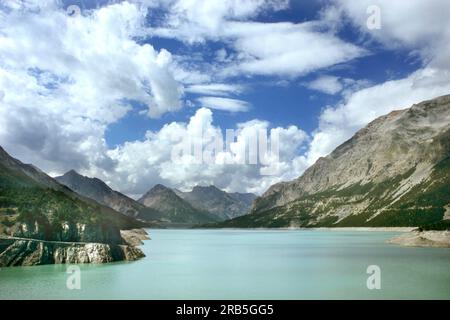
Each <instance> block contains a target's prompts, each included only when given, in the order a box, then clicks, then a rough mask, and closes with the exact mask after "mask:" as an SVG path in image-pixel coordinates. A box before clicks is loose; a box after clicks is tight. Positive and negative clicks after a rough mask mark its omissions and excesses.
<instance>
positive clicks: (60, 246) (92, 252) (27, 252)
mask: <svg viewBox="0 0 450 320" xmlns="http://www.w3.org/2000/svg"><path fill="white" fill-rule="evenodd" d="M0 252H1V253H0V267H10V266H34V265H43V264H60V263H70V264H77V263H106V262H113V261H123V260H125V261H133V260H137V259H139V258H142V257H144V256H145V255H144V253H143V252H142V250H141V249H139V248H136V247H134V246H131V245H114V244H106V243H80V242H72V243H70V242H56V241H41V240H34V239H20V238H0Z"/></svg>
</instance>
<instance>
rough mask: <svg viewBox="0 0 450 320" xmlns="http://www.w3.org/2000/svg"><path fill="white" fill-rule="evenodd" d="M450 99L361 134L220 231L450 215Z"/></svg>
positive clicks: (403, 222)
mask: <svg viewBox="0 0 450 320" xmlns="http://www.w3.org/2000/svg"><path fill="white" fill-rule="evenodd" d="M449 190H450V95H447V96H443V97H439V98H436V99H433V100H429V101H424V102H422V103H419V104H416V105H413V106H412V107H411V108H409V109H404V110H398V111H393V112H391V113H389V114H387V115H385V116H382V117H379V118H377V119H375V120H374V121H372V122H371V123H369V124H368V125H367V126H366V127H364V128H363V129H361V130H359V131H358V132H357V133H356V134H355V135H354V136H353V137H352V138H351V139H350V140H348V141H346V142H344V143H343V144H341V145H340V146H339V147H337V148H336V149H335V150H334V151H333V152H332V153H331V154H330V155H328V156H326V157H323V158H320V159H319V160H317V162H316V163H315V164H314V165H313V166H311V167H310V168H308V169H307V170H306V171H305V173H304V174H303V175H302V176H300V177H299V178H297V179H296V180H294V181H291V182H284V183H279V184H276V185H273V186H272V187H270V188H269V189H268V190H267V191H266V192H265V193H264V194H263V195H262V196H261V197H259V198H257V199H256V200H255V202H254V205H253V208H252V212H251V213H250V214H249V215H246V216H244V217H240V218H236V219H233V220H230V221H226V222H224V223H222V224H219V226H221V227H290V226H291V227H317V226H329V227H331V226H418V225H423V224H429V223H438V222H439V221H442V219H444V218H445V217H448V216H449V214H448V211H449V208H450V191H449Z"/></svg>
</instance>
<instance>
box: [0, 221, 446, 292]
mask: <svg viewBox="0 0 450 320" xmlns="http://www.w3.org/2000/svg"><path fill="white" fill-rule="evenodd" d="M148 232H149V234H150V236H151V238H152V240H148V241H146V242H145V244H144V246H142V249H143V251H144V252H145V254H146V257H145V258H144V259H142V260H139V261H135V262H124V263H123V262H121V263H111V264H103V265H80V269H81V277H80V279H81V289H80V290H69V289H67V287H66V281H67V278H68V277H69V275H68V274H67V273H66V270H67V266H66V265H47V266H36V267H13V268H2V269H0V299H450V249H439V248H406V247H400V246H395V245H389V244H386V243H385V241H386V240H387V239H389V238H391V237H392V236H395V235H397V234H398V233H395V232H378V231H376V232H373V231H372V232H371V231H330V230H148ZM369 265H377V266H379V267H380V270H381V289H380V290H376V289H375V290H369V289H368V288H367V285H366V281H367V278H368V277H369V276H370V275H369V274H367V273H366V271H367V267H368V266H369Z"/></svg>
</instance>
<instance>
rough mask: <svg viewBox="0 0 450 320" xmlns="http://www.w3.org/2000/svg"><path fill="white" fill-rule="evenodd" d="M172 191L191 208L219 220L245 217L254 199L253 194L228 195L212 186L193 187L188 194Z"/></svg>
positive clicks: (235, 193)
mask: <svg viewBox="0 0 450 320" xmlns="http://www.w3.org/2000/svg"><path fill="white" fill-rule="evenodd" d="M174 191H175V193H176V194H177V195H178V196H179V197H181V198H182V199H184V200H186V201H188V202H189V203H190V204H191V205H192V206H194V207H197V208H199V209H203V210H205V211H209V212H210V213H212V214H214V215H215V216H217V217H218V218H219V219H221V220H228V219H232V218H236V217H240V216H243V215H246V214H247V213H249V212H250V209H251V206H252V203H253V201H254V200H255V199H256V195H254V194H253V193H239V192H234V193H228V192H225V191H223V190H220V189H218V188H217V187H215V186H213V185H211V186H207V187H206V186H195V187H194V188H193V189H192V190H191V191H189V192H182V191H179V190H174Z"/></svg>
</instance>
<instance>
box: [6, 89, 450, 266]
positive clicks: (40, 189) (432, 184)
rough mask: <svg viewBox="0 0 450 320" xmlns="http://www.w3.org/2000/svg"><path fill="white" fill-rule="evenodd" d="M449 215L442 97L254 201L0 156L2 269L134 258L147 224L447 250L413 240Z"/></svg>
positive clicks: (390, 119)
mask: <svg viewBox="0 0 450 320" xmlns="http://www.w3.org/2000/svg"><path fill="white" fill-rule="evenodd" d="M449 218H450V95H448V96H443V97H439V98H436V99H433V100H430V101H424V102H421V103H418V104H416V105H413V106H412V107H410V108H408V109H403V110H399V111H394V112H391V113H389V114H387V115H385V116H382V117H380V118H378V119H376V120H374V121H373V122H371V123H369V124H368V125H367V126H366V127H364V128H363V129H361V130H360V131H358V132H357V133H356V134H355V135H354V136H353V137H352V138H351V139H350V140H348V141H346V142H345V143H343V144H342V145H340V146H339V147H337V148H336V149H335V150H334V151H333V152H332V153H330V154H329V155H328V156H326V157H324V158H320V159H318V160H317V162H316V163H315V164H314V165H313V166H311V167H310V168H309V169H307V170H306V171H305V173H304V174H303V175H301V176H300V177H298V178H297V179H296V180H294V181H290V182H282V183H279V184H276V185H273V186H272V187H270V188H269V189H268V190H267V191H266V192H265V193H264V194H263V195H261V196H260V197H257V196H256V195H254V194H251V193H228V192H225V191H223V190H220V189H218V188H216V187H215V186H196V187H194V188H193V189H192V190H191V191H188V192H183V191H180V190H176V189H171V188H168V187H166V186H163V185H156V186H153V187H152V188H151V189H150V190H149V191H148V192H147V193H145V194H144V195H142V197H141V198H140V199H138V200H134V199H132V198H130V197H128V196H126V195H124V194H122V193H120V192H118V191H115V190H113V189H111V188H110V187H109V186H108V185H107V184H106V183H105V182H103V181H101V180H100V179H97V178H91V177H85V176H82V175H80V174H79V173H77V172H76V171H74V170H71V171H69V172H67V173H66V174H64V175H63V176H60V177H56V178H52V177H50V176H48V175H47V174H45V173H44V172H42V171H41V170H39V169H38V168H36V167H34V166H33V165H29V164H24V163H22V162H21V161H19V160H17V159H14V158H13V157H11V156H10V155H9V154H8V153H7V152H6V151H5V150H3V149H2V148H1V147H0V266H17V265H38V264H52V263H103V262H111V261H120V260H136V259H139V258H141V257H143V256H144V254H143V253H142V251H141V250H140V249H139V247H138V246H139V245H140V244H141V241H142V240H145V239H147V238H148V236H147V234H146V233H145V232H144V231H143V230H142V228H145V227H153V228H177V227H193V226H196V227H213V228H312V227H419V228H420V229H418V230H417V231H416V233H415V234H414V235H413V238H414V239H412V238H411V236H410V238H408V239H407V240H404V241H403V240H397V243H401V242H402V241H403V242H405V241H406V242H408V241H409V242H408V243H410V244H411V245H421V244H423V242H424V241H425V240H427V241H430V242H433V241H441V242H442V243H444V244H445V243H446V241H449V243H450V240H449V239H448V231H445V232H446V233H445V234H444V240H442V235H441V236H438V235H436V234H435V233H433V234H432V236H429V238H426V237H425V233H423V234H422V233H420V232H422V231H423V232H430V231H428V230H448V229H449V225H450V222H449V221H450V220H449ZM433 232H435V231H433ZM428 235H430V234H429V233H428ZM424 237H425V238H426V239H425V238H424ZM430 237H431V238H430ZM446 237H447V238H446ZM424 239H425V240H424ZM436 239H440V240H436ZM446 239H447V240H446Z"/></svg>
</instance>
